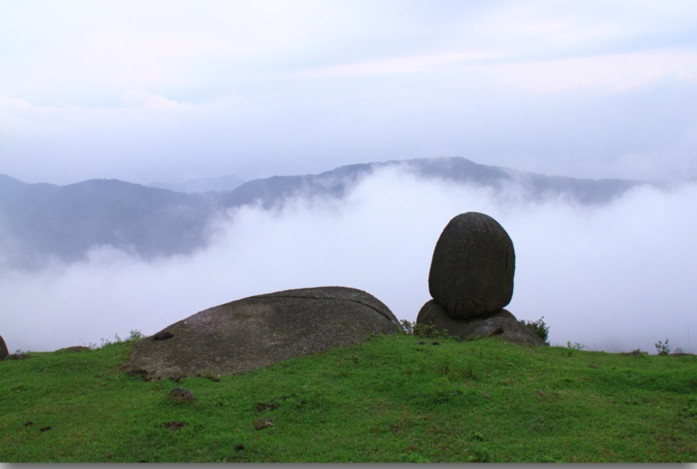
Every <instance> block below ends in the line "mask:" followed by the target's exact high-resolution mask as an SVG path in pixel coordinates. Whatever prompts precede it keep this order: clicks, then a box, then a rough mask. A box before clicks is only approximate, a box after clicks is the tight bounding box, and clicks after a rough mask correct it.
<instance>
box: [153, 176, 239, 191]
mask: <svg viewBox="0 0 697 469" xmlns="http://www.w3.org/2000/svg"><path fill="white" fill-rule="evenodd" d="M243 182H244V179H242V178H241V177H238V176H232V175H229V176H220V177H214V178H202V179H192V180H190V181H185V182H179V183H166V182H152V183H150V184H147V186H149V187H154V188H157V189H168V190H171V191H175V192H186V193H188V194H191V193H197V192H216V191H231V190H233V189H235V188H236V187H238V186H239V185H241V184H242V183H243Z"/></svg>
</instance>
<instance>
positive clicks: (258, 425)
mask: <svg viewBox="0 0 697 469" xmlns="http://www.w3.org/2000/svg"><path fill="white" fill-rule="evenodd" d="M269 427H273V422H272V421H271V420H270V419H258V420H257V421H256V422H255V423H254V428H255V429H257V430H263V429H265V428H269Z"/></svg>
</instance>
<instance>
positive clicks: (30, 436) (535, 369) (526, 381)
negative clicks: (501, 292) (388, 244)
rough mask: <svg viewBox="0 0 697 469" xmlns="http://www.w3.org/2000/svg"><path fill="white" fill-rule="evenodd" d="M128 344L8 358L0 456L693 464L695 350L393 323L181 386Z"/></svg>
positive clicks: (696, 452)
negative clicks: (152, 373) (135, 361)
mask: <svg viewBox="0 0 697 469" xmlns="http://www.w3.org/2000/svg"><path fill="white" fill-rule="evenodd" d="M130 346H131V345H130V343H129V342H123V343H115V344H109V345H105V346H103V347H102V348H100V349H98V350H83V351H77V352H74V351H73V352H71V351H57V352H50V353H30V354H29V358H28V359H26V360H6V361H4V362H0V461H2V462H25V461H26V462H58V461H63V462H81V461H85V462H139V461H147V462H158V461H163V462H164V461H167V462H191V461H212V462H226V461H227V462H234V461H239V462H271V461H284V462H436V461H449V462H459V461H472V462H601V461H602V462H653V461H660V462H690V461H691V462H694V461H697V357H694V356H682V357H676V356H663V355H650V356H649V355H647V354H610V353H603V352H587V351H582V350H576V349H572V348H561V347H537V348H531V347H525V346H519V345H512V344H507V343H504V342H501V341H499V340H497V339H495V338H491V339H482V340H476V341H472V342H458V341H455V340H453V339H442V338H438V339H432V338H430V339H427V338H420V337H415V336H413V335H405V334H397V335H392V336H380V337H374V338H371V339H370V340H368V341H367V342H366V343H364V344H362V345H359V346H355V347H350V348H340V349H335V350H333V351H330V352H327V353H323V354H319V355H316V356H312V357H304V358H298V359H294V360H289V361H286V362H282V363H279V364H277V365H275V366H272V367H269V368H265V369H259V370H256V371H253V372H250V373H246V374H243V375H238V376H223V377H220V378H218V377H215V376H208V377H190V378H186V379H183V380H181V381H179V382H176V383H175V382H173V381H153V382H146V381H143V380H142V379H141V378H140V377H138V376H128V375H125V374H124V373H122V372H121V371H120V367H121V366H122V365H123V364H124V362H125V361H126V359H127V357H128V354H129V350H130ZM175 387H180V388H184V389H186V390H188V391H190V392H191V393H192V394H193V395H194V397H195V400H193V401H187V400H182V399H172V398H171V397H169V396H168V395H169V393H170V391H171V390H172V389H173V388H175Z"/></svg>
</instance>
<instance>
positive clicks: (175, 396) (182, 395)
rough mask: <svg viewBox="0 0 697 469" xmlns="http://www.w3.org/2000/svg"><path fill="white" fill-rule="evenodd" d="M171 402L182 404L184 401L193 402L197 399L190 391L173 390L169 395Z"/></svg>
mask: <svg viewBox="0 0 697 469" xmlns="http://www.w3.org/2000/svg"><path fill="white" fill-rule="evenodd" d="M167 397H169V398H170V399H171V400H173V401H177V402H182V401H189V402H190V401H193V400H195V399H196V398H195V397H194V395H193V394H191V392H190V391H187V390H186V389H183V388H179V387H177V388H174V389H172V390H171V391H170V392H169V394H168V395H167Z"/></svg>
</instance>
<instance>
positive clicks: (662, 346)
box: [654, 339, 671, 355]
mask: <svg viewBox="0 0 697 469" xmlns="http://www.w3.org/2000/svg"><path fill="white" fill-rule="evenodd" d="M654 346H655V347H656V351H657V352H658V354H659V355H670V352H671V348H670V345H668V339H666V341H665V342H662V341H660V340H659V341H658V342H656V343H655V344H654Z"/></svg>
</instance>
